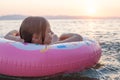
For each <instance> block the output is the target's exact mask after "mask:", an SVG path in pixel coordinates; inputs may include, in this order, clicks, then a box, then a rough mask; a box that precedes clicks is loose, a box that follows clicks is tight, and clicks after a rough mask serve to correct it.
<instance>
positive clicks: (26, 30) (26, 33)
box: [19, 16, 50, 44]
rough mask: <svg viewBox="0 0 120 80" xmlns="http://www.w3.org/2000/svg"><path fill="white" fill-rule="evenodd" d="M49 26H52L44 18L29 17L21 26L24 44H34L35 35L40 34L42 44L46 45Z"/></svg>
mask: <svg viewBox="0 0 120 80" xmlns="http://www.w3.org/2000/svg"><path fill="white" fill-rule="evenodd" d="M47 26H50V25H49V23H48V21H47V20H46V19H45V18H43V17H32V16H31V17H27V18H26V19H25V20H24V21H23V22H22V24H21V26H20V30H19V32H20V37H21V39H24V42H28V43H32V37H33V34H38V35H39V34H40V35H41V39H42V44H44V39H45V32H46V28H47Z"/></svg>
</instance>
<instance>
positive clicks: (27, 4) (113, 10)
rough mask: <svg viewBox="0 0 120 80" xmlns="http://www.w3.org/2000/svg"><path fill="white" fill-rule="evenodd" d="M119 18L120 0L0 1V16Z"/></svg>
mask: <svg viewBox="0 0 120 80" xmlns="http://www.w3.org/2000/svg"><path fill="white" fill-rule="evenodd" d="M10 14H22V15H33V16H41V15H42V16H45V15H50V16H57V15H67V16H98V17H120V0H0V15H10Z"/></svg>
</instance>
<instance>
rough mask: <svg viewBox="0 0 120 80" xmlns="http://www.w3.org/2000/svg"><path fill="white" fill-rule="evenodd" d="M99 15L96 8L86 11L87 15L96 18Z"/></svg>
mask: <svg viewBox="0 0 120 80" xmlns="http://www.w3.org/2000/svg"><path fill="white" fill-rule="evenodd" d="M96 13H97V10H96V9H95V8H92V7H89V8H87V9H86V14H87V15H89V16H95V15H96Z"/></svg>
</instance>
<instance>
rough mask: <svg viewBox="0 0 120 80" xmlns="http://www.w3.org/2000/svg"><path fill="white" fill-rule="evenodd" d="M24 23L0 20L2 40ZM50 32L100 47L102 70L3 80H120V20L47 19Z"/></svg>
mask: <svg viewBox="0 0 120 80" xmlns="http://www.w3.org/2000/svg"><path fill="white" fill-rule="evenodd" d="M22 21H23V20H0V36H1V37H3V36H4V35H5V34H7V33H8V32H9V31H11V30H19V27H20V25H21V23H22ZM48 21H49V22H50V25H51V29H52V30H53V32H54V33H56V34H57V35H58V36H60V35H61V34H62V33H78V34H80V35H82V36H85V37H89V38H92V39H95V40H96V41H98V42H99V43H100V44H101V48H102V56H101V59H100V61H99V63H100V64H102V66H100V67H99V68H90V69H87V70H85V71H82V72H76V73H72V74H63V75H60V76H54V77H44V78H16V77H8V76H3V75H1V76H0V79H3V78H4V80H9V79H10V80H11V79H14V80H17V79H18V80H120V19H48Z"/></svg>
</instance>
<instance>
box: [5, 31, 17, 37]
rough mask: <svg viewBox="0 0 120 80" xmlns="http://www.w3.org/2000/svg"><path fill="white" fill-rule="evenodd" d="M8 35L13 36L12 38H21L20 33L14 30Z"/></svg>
mask: <svg viewBox="0 0 120 80" xmlns="http://www.w3.org/2000/svg"><path fill="white" fill-rule="evenodd" d="M7 35H12V36H19V32H18V31H17V30H12V31H10V32H9V33H7Z"/></svg>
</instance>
